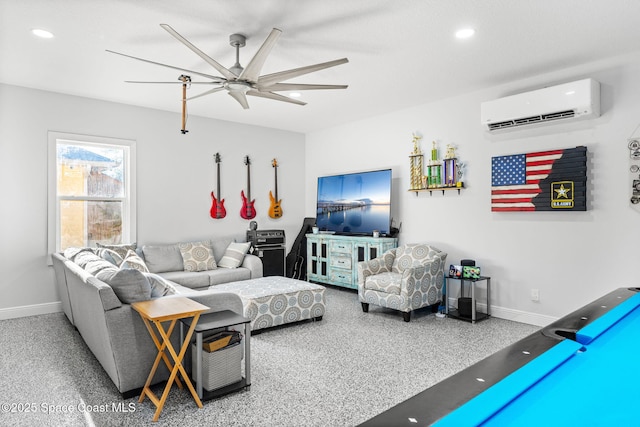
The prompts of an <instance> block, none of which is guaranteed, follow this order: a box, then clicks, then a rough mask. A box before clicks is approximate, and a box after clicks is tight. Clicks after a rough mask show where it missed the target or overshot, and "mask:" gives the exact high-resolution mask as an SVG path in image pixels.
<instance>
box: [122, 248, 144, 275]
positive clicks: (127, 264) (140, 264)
mask: <svg viewBox="0 0 640 427" xmlns="http://www.w3.org/2000/svg"><path fill="white" fill-rule="evenodd" d="M120 268H123V269H124V268H133V269H135V270H138V271H141V272H142V273H148V272H149V269H148V268H147V264H145V263H144V260H143V259H142V258H140V256H139V255H138V254H137V253H135V252H134V251H132V250H129V252H127V254H126V256H125V257H124V260H122V263H121V264H120Z"/></svg>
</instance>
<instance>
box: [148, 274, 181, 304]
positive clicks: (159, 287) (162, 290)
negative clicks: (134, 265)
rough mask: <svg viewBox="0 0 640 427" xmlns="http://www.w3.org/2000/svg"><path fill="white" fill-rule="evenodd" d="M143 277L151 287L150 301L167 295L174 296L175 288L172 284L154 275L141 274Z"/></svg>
mask: <svg viewBox="0 0 640 427" xmlns="http://www.w3.org/2000/svg"><path fill="white" fill-rule="evenodd" d="M143 274H144V276H145V277H146V278H147V280H149V285H151V299H154V298H160V297H164V296H167V295H174V294H176V293H177V292H176V288H175V287H174V286H173V283H171V282H170V281H168V280H167V279H165V278H164V277H162V276H158V275H157V274H154V273H143Z"/></svg>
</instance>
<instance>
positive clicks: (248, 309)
mask: <svg viewBox="0 0 640 427" xmlns="http://www.w3.org/2000/svg"><path fill="white" fill-rule="evenodd" d="M209 289H213V290H216V291H220V292H232V293H234V294H237V295H238V296H239V297H240V299H241V300H242V305H243V307H244V314H243V315H244V316H245V317H247V318H249V319H251V330H252V331H255V330H257V329H263V328H269V327H271V326H277V325H283V324H286V323H292V322H298V321H300V320H306V319H315V320H322V316H323V315H324V311H325V305H326V302H325V296H324V287H323V286H320V285H316V284H314V283H309V282H303V281H302V280H296V279H290V278H288V277H280V276H268V277H260V278H258V279H251V280H242V281H240V282H230V283H222V284H220V285H212V286H210V287H209Z"/></svg>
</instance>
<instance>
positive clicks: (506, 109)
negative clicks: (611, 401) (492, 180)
mask: <svg viewBox="0 0 640 427" xmlns="http://www.w3.org/2000/svg"><path fill="white" fill-rule="evenodd" d="M480 116H481V121H482V125H483V126H484V127H485V129H486V130H488V131H489V132H498V131H503V130H504V131H506V130H510V129H518V128H521V127H525V126H533V125H542V124H545V123H554V122H565V121H570V120H574V119H586V118H591V117H598V116H600V84H599V83H598V82H597V81H595V80H593V79H584V80H578V81H575V82H571V83H565V84H561V85H558V86H552V87H547V88H544V89H539V90H535V91H531V92H525V93H520V94H517V95H512V96H507V97H505V98H500V99H496V100H493V101H488V102H483V103H482V105H481V112H480Z"/></svg>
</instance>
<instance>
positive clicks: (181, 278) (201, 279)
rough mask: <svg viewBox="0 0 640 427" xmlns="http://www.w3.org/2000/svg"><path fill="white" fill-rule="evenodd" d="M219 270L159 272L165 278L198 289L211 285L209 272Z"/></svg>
mask: <svg viewBox="0 0 640 427" xmlns="http://www.w3.org/2000/svg"><path fill="white" fill-rule="evenodd" d="M216 271H218V270H211V271H166V272H164V273H159V275H160V276H162V277H163V278H165V279H167V280H170V281H172V282H176V283H178V284H179V285H182V286H185V287H187V288H192V289H197V288H206V287H208V286H209V273H211V272H216Z"/></svg>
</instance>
